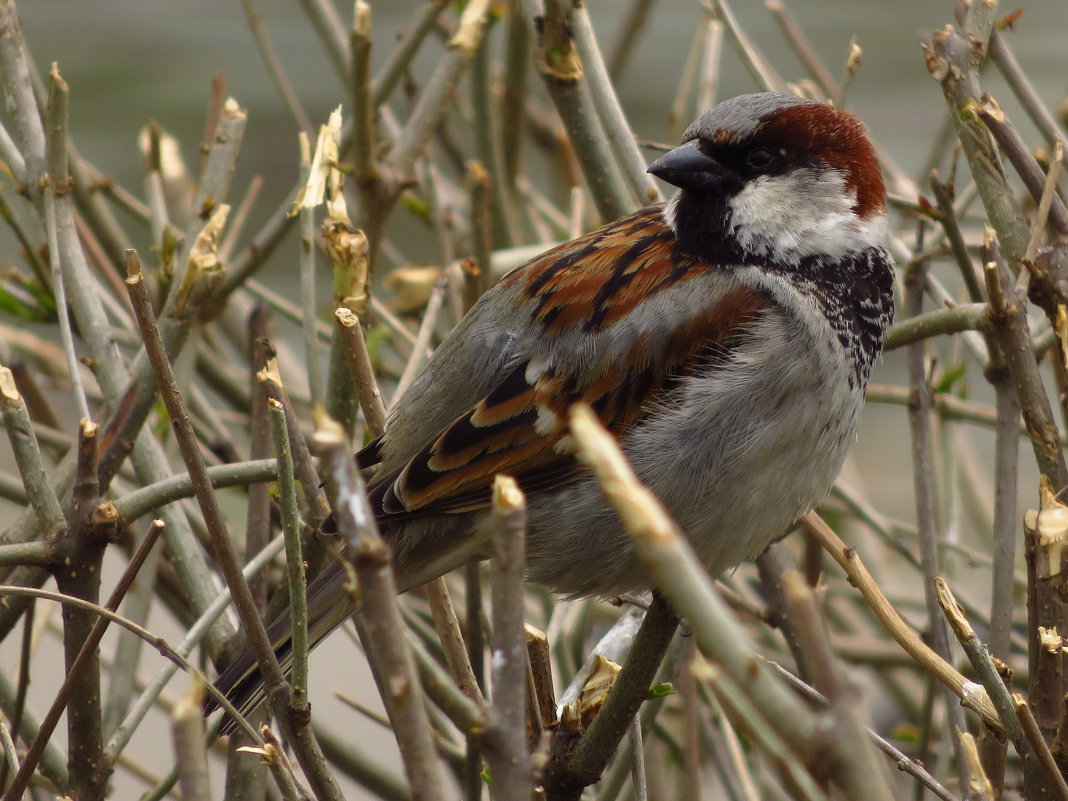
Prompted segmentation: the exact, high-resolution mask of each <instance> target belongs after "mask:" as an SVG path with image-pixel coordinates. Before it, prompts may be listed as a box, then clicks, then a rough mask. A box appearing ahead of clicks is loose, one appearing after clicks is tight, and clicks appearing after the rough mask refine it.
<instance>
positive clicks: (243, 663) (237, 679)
mask: <svg viewBox="0 0 1068 801" xmlns="http://www.w3.org/2000/svg"><path fill="white" fill-rule="evenodd" d="M344 582H345V572H344V569H343V568H342V567H341V565H340V564H338V563H337V562H331V563H330V564H328V565H327V566H326V568H325V569H324V570H323V571H322V572H321V573H320V574H319V575H318V576H316V577H315V579H314V580H313V581H312V583H311V584H309V585H308V647H309V649H311V648H314V647H315V646H316V645H318V644H319V643H320V642H322V641H323V640H324V639H325V638H326V637H327V635H329V634H330V633H331V632H332V631H333V630H334V629H336V628H337V627H338V626H340V625H341V624H342V623H344V622H345V620H346V619H347V618H348V617H349V616H350V615H352V613H353V612H355V611H356V604H355V602H353V601H352V600H351V596H350V594H349V593H348V592H346V591H345V590H344V587H343V584H344ZM292 632H293V625H292V615H291V610H290V609H289V608H288V607H287V608H286V609H285V610H284V611H283V612H282V614H280V615H279V616H278V617H277V618H275V620H274V621H273V622H272V623H271V625H270V626H268V627H267V636H268V638H269V639H270V641H271V647H273V648H274V652H275V655H276V656H277V657H278V662H279V664H281V666H282V671H283V672H284V673H286V674H288V673H289V670H290V668H291V666H292V664H293V636H292ZM215 686H216V687H217V688H218V689H219V690H220V691H221V692H222V693H223V694H224V695H225V696H226V697H227V698H228V699H230V702H231V703H232V704H233V705H234V706H235V707H237V710H238V711H239V712H240V713H241V714H242V715H247V714H249V713H250V712H252V711H253V710H255V709H256V707H258V706H259V705H260V704H261V703H263V700H264V698H265V695H266V691H265V688H264V686H263V674H262V673H261V672H260V668H259V665H258V664H257V662H256V656H255V654H254V653H253V652H252V650H251V649H249V648H245V649H244V650H243V651H242V652H241V653H240V654H238V655H237V658H235V659H234V661H233V662H232V663H231V664H230V666H229V667H228V668H227V669H226V670H225V671H223V673H222V675H220V676H219V678H218V679H217V680H216V681H215ZM217 707H218V704H217V703H216V702H215V700H214V699H213V698H212V697H211V696H208V698H207V700H206V701H205V705H204V714H205V715H207V714H210V713H211V712H213V711H214V710H215V709H216V708H217ZM236 729H237V723H236V721H235V720H234V719H233V718H232V717H231V716H230V715H227V716H226V717H224V718H223V719H222V721H220V723H219V728H218V734H219V736H225V735H228V734H233V733H234V731H236Z"/></svg>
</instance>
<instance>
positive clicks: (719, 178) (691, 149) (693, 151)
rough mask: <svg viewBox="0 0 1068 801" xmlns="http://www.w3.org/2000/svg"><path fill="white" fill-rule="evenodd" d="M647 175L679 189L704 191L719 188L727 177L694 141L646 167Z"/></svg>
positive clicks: (722, 167)
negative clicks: (647, 168)
mask: <svg viewBox="0 0 1068 801" xmlns="http://www.w3.org/2000/svg"><path fill="white" fill-rule="evenodd" d="M648 171H649V172H650V173H652V174H653V175H655V176H656V177H657V178H659V179H660V180H661V181H666V182H667V183H669V184H673V185H675V186H677V187H679V188H680V189H696V190H704V191H708V190H711V189H717V188H719V187H720V186H721V185H722V184H723V182H724V181H725V180H726V179H728V178H729V177H730V171H729V170H728V169H727V168H726V167H725V166H724V165H722V164H720V163H719V162H718V161H716V160H715V159H714V158H712V157H711V156H709V155H708V154H706V153H702V152H701V150H700V147H699V143H698V141H697V140H696V139H691V140H690V141H689V142H686V143H685V144H683V145H679V146H678V147H677V148H675V149H674V150H671V151H669V152H667V153H665V154H664V155H663V156H661V157H660V158H658V159H657V160H656V161H654V162H653V163H652V164H650V165H649V170H648Z"/></svg>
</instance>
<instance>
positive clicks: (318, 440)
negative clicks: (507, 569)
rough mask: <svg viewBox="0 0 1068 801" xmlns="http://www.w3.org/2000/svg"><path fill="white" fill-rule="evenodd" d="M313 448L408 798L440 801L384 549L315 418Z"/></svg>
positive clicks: (353, 479) (335, 430) (335, 429)
mask: <svg viewBox="0 0 1068 801" xmlns="http://www.w3.org/2000/svg"><path fill="white" fill-rule="evenodd" d="M314 442H315V445H316V449H317V450H318V452H319V455H320V458H321V459H322V461H323V466H324V472H325V473H326V478H327V487H328V489H329V491H330V496H331V500H333V501H334V509H335V510H336V512H337V522H338V531H339V533H340V535H341V537H342V538H343V541H344V543H345V546H344V547H345V554H346V558H347V559H348V560H349V561H350V562H352V564H353V567H354V568H355V571H356V577H357V580H358V581H359V586H360V596H361V600H362V606H361V609H360V612H359V613H358V614H359V615H360V618H361V621H362V625H363V630H364V632H365V633H366V636H367V646H368V648H369V649H370V650H372V651H373V652H374V654H375V661H376V663H377V664H378V665H379V668H380V670H381V672H382V676H383V687H382V689H383V690H384V691H385V692H386V693H387V703H386V708H387V709H388V710H389V712H390V717H391V720H392V721H393V727H394V730H395V732H396V735H397V744H398V745H399V746H400V750H401V758H402V759H403V760H404V767H405V773H406V774H407V776H408V781H409V783H410V785H411V787H412V791H413V798H415V799H439V798H444V797H445V789H444V788H445V785H444V783H443V781H442V778H443V777H442V775H441V766H440V763H439V762H438V759H437V755H436V753H435V749H434V740H433V737H432V736H431V730H430V722H429V719H428V717H427V711H426V705H425V704H424V702H423V698H422V695H421V693H420V690H419V688H420V682H419V677H418V675H417V674H416V672H415V666H414V663H413V658H412V653H411V649H410V647H409V645H408V643H407V642H406V640H405V638H404V631H405V627H404V623H403V621H402V620H401V617H400V611H399V609H398V608H397V597H396V596H397V589H396V585H395V583H394V580H393V571H392V570H391V569H390V554H389V548H388V547H386V545H385V543H384V542H383V541H382V538H381V535H379V533H378V528H377V525H376V523H375V519H374V515H373V514H372V513H371V511H370V509H369V507H368V504H367V496H366V493H365V490H364V488H363V481H362V479H361V478H360V476H359V474H358V473H357V472H356V466H355V465H354V464H353V462H352V458H351V456H350V455H349V448H348V445H347V443H346V442H345V438H344V436H343V434H342V431H341V429H340V427H339V426H338V425H337V423H334V422H333V421H330V420H329V419H327V418H325V417H320V419H319V420H317V425H316V433H315V438H314Z"/></svg>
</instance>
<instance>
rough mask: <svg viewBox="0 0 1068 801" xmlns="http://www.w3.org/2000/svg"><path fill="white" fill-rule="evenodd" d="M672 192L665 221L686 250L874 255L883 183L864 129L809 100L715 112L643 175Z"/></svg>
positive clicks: (744, 100)
mask: <svg viewBox="0 0 1068 801" xmlns="http://www.w3.org/2000/svg"><path fill="white" fill-rule="evenodd" d="M649 172H651V173H652V174H653V175H655V176H656V177H658V178H660V179H661V180H663V181H666V182H668V183H670V184H674V185H675V186H677V187H679V189H680V190H681V191H679V192H678V193H677V194H676V195H675V197H673V198H672V199H671V200H670V201H669V202H668V204H667V206H666V207H665V211H664V214H665V217H666V219H667V221H668V223H669V224H670V225H671V227H672V229H673V230H674V231H675V234H676V236H677V238H678V240H679V244H680V245H681V246H682V247H683V248H684V249H685V250H687V251H689V252H691V253H694V254H695V255H699V256H702V257H705V258H709V259H714V260H716V261H719V262H723V261H738V260H740V261H743V262H748V261H751V260H761V261H763V260H773V261H776V262H779V263H784V264H791V263H797V262H799V261H800V260H801V259H803V258H806V257H812V256H817V257H818V256H823V257H831V258H840V257H843V256H846V255H847V254H849V253H853V252H857V251H860V250H864V249H866V248H870V247H881V246H883V244H884V241H885V238H886V231H887V222H886V201H885V190H884V188H883V180H882V176H881V174H880V172H879V165H878V161H877V159H876V156H875V150H874V148H873V147H872V144H871V141H870V140H869V139H868V136H867V134H866V133H865V131H864V126H863V124H862V123H861V122H860V121H859V120H858V119H857V118H856V117H854V116H853V115H852V114H849V113H848V112H845V111H842V110H840V109H836V108H834V107H832V106H828V105H826V104H823V103H817V102H814V101H811V100H805V99H802V98H798V97H791V96H788V95H780V94H774V93H762V94H752V95H742V96H740V97H735V98H732V99H730V100H726V101H724V102H722V103H720V104H719V105H716V106H713V107H712V108H711V109H709V110H708V111H707V112H705V113H704V114H703V115H702V116H701V117H700V118H699V119H697V120H696V121H695V122H694V123H693V124H692V125H690V127H689V128H687V130H686V133H685V135H684V136H683V141H682V144H681V145H680V146H679V147H677V148H675V149H674V150H672V151H670V152H668V153H666V154H665V155H664V156H662V157H661V158H660V159H658V160H657V161H655V162H654V163H653V164H652V165H651V166H650V167H649Z"/></svg>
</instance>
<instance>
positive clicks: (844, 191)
mask: <svg viewBox="0 0 1068 801" xmlns="http://www.w3.org/2000/svg"><path fill="white" fill-rule="evenodd" d="M648 171H649V172H650V173H651V174H652V175H653V176H655V177H657V178H659V179H661V180H662V181H665V182H666V183H668V184H671V185H674V186H675V187H677V189H678V191H677V193H676V194H675V195H674V196H673V197H672V198H671V199H670V200H668V201H667V202H666V203H661V204H656V205H652V206H649V207H647V208H644V209H641V210H639V211H637V212H634V213H631V214H628V215H626V216H623V217H621V218H619V219H617V220H615V221H613V222H610V223H608V224H607V225H605V226H603V227H601V228H599V229H597V230H595V231H593V232H591V233H588V234H585V235H584V236H580V237H578V238H577V239H574V240H571V241H568V242H565V243H563V244H560V245H558V246H556V247H553V248H551V249H550V250H548V251H547V252H545V253H544V254H542V255H540V256H538V257H536V258H534V259H533V260H531V261H530V262H528V263H526V264H525V265H523V266H521V267H519V268H517V269H515V270H513V271H512V272H510V273H508V274H507V275H505V276H504V277H503V278H502V279H501V280H500V281H499V282H498V283H496V284H495V285H494V286H493V287H491V288H490V289H489V290H488V291H487V292H485V293H484V294H483V295H482V297H481V298H480V299H479V300H478V301H477V302H476V303H475V304H474V305H473V306H472V308H471V309H470V310H469V311H468V313H467V314H466V315H465V316H464V318H463V319H462V320H461V321H460V323H459V324H458V325H457V327H456V328H455V329H454V330H453V331H452V332H451V333H450V334H449V335H448V336H447V337H445V338H444V340H443V341H442V342H441V344H440V345H439V346H438V348H437V349H436V350H435V352H434V354H433V356H432V358H431V359H430V360H429V362H428V364H427V366H426V368H425V369H424V371H423V373H422V374H421V375H420V376H419V377H418V378H417V379H416V380H415V382H414V383H413V384H412V385H411V386H410V388H409V389H408V391H407V392H406V393H405V394H404V395H403V397H402V399H401V401H400V402H399V403H398V404H397V405H396V406H395V408H394V409H393V410H392V411H391V413H390V415H389V418H388V421H387V427H386V429H385V432H384V434H383V435H382V436H380V437H379V438H378V439H376V440H374V441H373V442H371V443H370V444H369V445H367V446H366V447H365V448H364V449H363V450H362V451H360V453H358V454H357V456H356V461H357V464H358V465H359V466H360V467H361V468H364V469H368V470H370V469H374V470H375V472H374V475H373V478H371V479H370V481H369V483H368V498H369V501H370V504H371V508H372V509H373V511H374V514H375V516H376V518H377V522H378V526H379V528H380V530H381V532H382V535H383V537H384V538H385V539H386V541H387V542H388V543H389V545H390V547H391V549H392V557H393V566H394V570H395V573H396V578H397V585H398V590H399V591H404V590H407V589H410V588H413V587H416V586H418V585H420V584H422V583H425V582H427V581H429V580H432V579H434V578H436V577H438V576H441V575H443V574H445V573H447V572H449V571H451V570H453V569H455V568H458V567H460V566H462V565H465V564H467V563H469V562H471V561H473V560H481V559H486V558H488V557H489V555H490V552H491V545H490V540H491V527H492V525H493V523H492V517H491V511H490V506H491V489H492V484H493V481H494V477H495V476H496V475H497V474H500V473H504V474H508V475H510V476H512V477H514V478H515V479H516V481H517V482H518V484H519V486H520V487H521V488H522V489H523V490H524V492H525V493H526V496H527V527H528V528H527V537H526V571H527V578H528V579H529V580H530V581H532V582H536V583H538V584H541V585H544V586H545V587H547V588H549V589H550V590H552V591H554V592H556V593H558V594H560V595H562V596H566V597H572V598H573V597H584V596H616V595H620V594H624V593H629V592H638V591H643V590H647V589H650V588H651V587H652V582H651V579H650V577H649V574H648V573H647V572H646V569H645V567H644V566H643V564H642V562H641V560H640V559H639V557H638V555H637V553H636V551H635V549H634V547H633V545H632V544H631V542H630V540H629V537H628V535H627V534H626V533H625V532H624V530H623V529H622V527H621V525H620V523H619V521H618V519H617V518H616V516H615V514H614V513H613V511H612V510H611V508H610V507H609V505H608V503H607V502H606V501H605V499H604V497H603V496H602V494H601V492H600V490H599V488H598V486H597V484H596V482H595V480H594V478H593V476H592V474H591V473H590V472H589V471H588V470H587V469H586V468H584V466H583V465H582V464H581V463H580V462H579V461H578V459H577V458H576V455H575V453H574V444H573V442H572V439H571V437H570V435H569V431H568V410H569V408H570V407H571V406H572V404H575V403H584V404H587V405H588V406H589V407H591V408H592V409H593V410H594V412H595V414H596V415H597V416H598V417H599V418H600V420H601V422H602V423H603V424H604V425H605V426H606V428H607V429H608V430H609V431H610V432H611V433H612V434H613V435H614V436H615V438H616V440H617V441H618V443H619V445H620V447H621V449H622V451H623V453H624V454H625V455H626V457H627V459H628V460H629V461H630V463H631V465H632V466H633V468H634V471H635V472H636V474H637V475H638V477H639V478H640V480H641V481H642V482H643V483H644V484H645V485H646V486H647V487H648V488H649V489H651V490H652V491H653V492H654V493H655V494H656V495H657V496H658V497H659V498H660V500H661V501H662V502H663V504H664V506H665V507H666V508H667V510H668V511H669V512H670V513H671V514H672V515H673V517H674V518H675V520H676V521H677V522H678V524H679V525H680V527H681V529H682V530H683V531H684V532H685V534H686V536H687V539H688V540H689V543H690V545H691V546H692V548H693V551H694V552H695V553H696V555H697V557H698V558H699V559H700V560H701V562H702V563H703V564H704V565H705V567H706V568H707V569H708V570H709V572H710V573H712V574H716V573H719V572H721V571H723V570H725V569H727V568H730V567H733V566H734V565H737V564H738V563H739V562H742V561H744V560H746V559H749V558H753V557H755V556H757V555H759V554H760V553H761V552H762V551H763V550H764V549H765V548H766V547H767V546H768V545H769V544H770V543H772V542H773V541H775V540H777V539H779V538H780V537H782V536H784V535H785V534H786V533H787V531H788V530H789V528H790V527H791V526H792V525H793V524H794V523H795V522H796V521H797V520H798V519H799V518H800V517H801V516H802V515H803V514H805V513H806V512H808V511H809V510H810V509H812V508H814V507H815V506H816V505H817V504H818V503H819V502H820V501H821V500H822V499H823V498H824V497H825V496H826V494H827V493H828V491H829V490H830V487H831V485H832V483H833V482H834V479H835V477H836V476H837V474H838V471H839V470H840V468H841V465H842V462H843V460H844V458H845V455H846V452H847V450H848V449H849V446H850V444H851V442H852V441H853V440H854V439H855V433H856V429H857V425H858V423H859V420H860V416H861V411H862V407H863V401H864V393H865V387H866V384H867V381H868V376H869V373H870V371H871V368H872V365H873V363H874V362H875V360H876V358H877V357H878V355H879V353H880V351H881V348H882V340H883V334H884V333H885V331H886V330H887V328H888V326H889V325H890V324H891V323H892V321H893V315H894V304H893V288H894V273H893V266H892V262H891V259H890V257H889V254H888V252H887V249H886V241H887V235H888V221H887V211H886V201H885V190H884V186H883V180H882V176H881V173H880V169H879V164H878V160H877V157H876V154H875V150H874V148H873V146H872V143H871V141H870V139H869V137H868V135H867V133H866V131H865V128H864V126H863V124H862V123H861V122H860V120H859V119H857V118H856V117H855V116H853V115H852V114H850V113H849V112H847V111H844V110H842V109H840V108H835V107H833V106H831V105H828V104H825V103H821V102H817V101H813V100H809V99H804V98H801V97H794V96H790V95H784V94H778V93H770V92H764V93H757V94H747V95H741V96H738V97H734V98H731V99H728V100H725V101H723V102H720V103H719V104H717V105H715V106H713V107H712V108H710V109H709V110H708V111H706V112H705V113H704V114H702V115H701V116H700V117H699V118H698V119H697V120H696V121H695V122H693V123H692V124H691V125H690V126H689V127H688V128H687V129H686V132H685V134H684V135H683V138H682V144H681V145H680V146H679V147H677V148H675V149H673V150H670V151H669V152H667V153H665V154H664V155H662V156H661V157H660V158H658V159H657V160H656V161H654V162H653V163H652V164H651V165H650V166H649V168H648ZM343 581H344V576H343V573H342V570H341V569H340V567H337V566H334V567H329V568H327V569H326V570H325V571H324V573H322V574H321V575H320V576H319V577H318V578H317V579H316V580H315V581H313V582H312V584H311V585H310V586H309V590H308V596H309V618H310V622H309V638H310V640H311V641H312V642H313V643H315V642H318V641H319V640H321V639H322V638H323V637H325V636H326V634H327V633H329V631H331V630H333V629H334V628H336V627H337V626H338V625H340V624H341V623H342V622H343V621H344V620H345V619H346V618H347V617H348V616H349V615H351V613H352V612H353V611H354V607H353V605H352V603H353V602H352V600H351V598H350V597H349V595H348V594H347V593H346V592H345V590H344V588H343ZM288 626H289V623H288V617H287V616H285V615H283V617H282V618H281V619H280V620H278V621H276V622H275V624H274V625H273V626H272V627H271V632H272V636H273V637H275V638H276V640H275V641H276V643H277V645H278V646H279V649H280V652H284V651H285V649H287V648H288ZM257 681H258V677H257V676H256V674H255V667H254V661H253V660H252V659H251V657H249V656H248V655H246V656H245V658H244V659H243V660H241V659H239V660H236V661H235V662H234V663H233V664H232V665H231V667H230V668H229V670H228V671H226V672H225V673H224V674H223V676H222V677H221V678H220V679H219V681H218V682H217V686H219V687H220V688H221V689H224V690H225V691H227V692H228V693H229V694H230V695H231V696H232V697H235V698H237V700H239V701H240V702H241V703H242V704H243V705H244V706H245V707H246V708H248V706H249V705H250V704H252V703H254V702H255V700H256V697H257V692H258V690H257Z"/></svg>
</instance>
